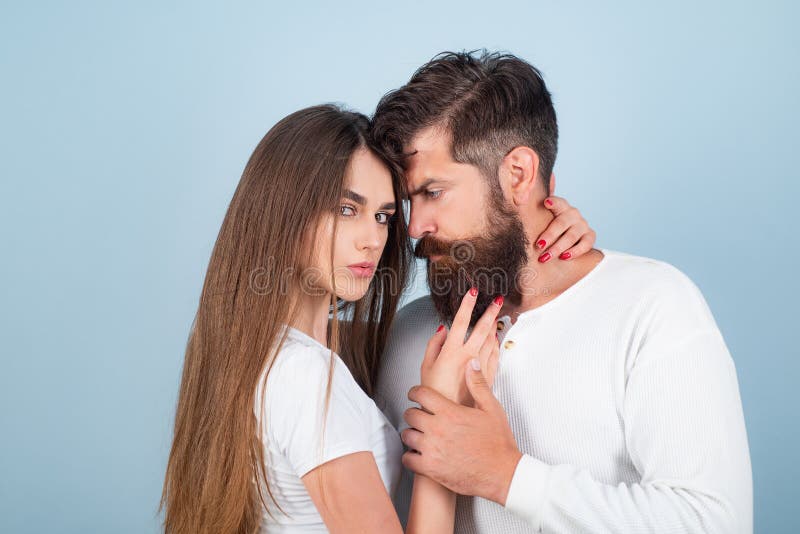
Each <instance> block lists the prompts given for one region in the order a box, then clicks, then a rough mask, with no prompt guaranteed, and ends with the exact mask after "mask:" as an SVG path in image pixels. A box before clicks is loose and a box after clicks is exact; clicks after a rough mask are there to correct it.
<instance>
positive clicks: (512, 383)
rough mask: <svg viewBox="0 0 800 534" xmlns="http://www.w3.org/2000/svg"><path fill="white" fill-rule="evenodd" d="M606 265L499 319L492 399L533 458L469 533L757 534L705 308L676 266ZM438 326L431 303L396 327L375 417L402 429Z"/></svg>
mask: <svg viewBox="0 0 800 534" xmlns="http://www.w3.org/2000/svg"><path fill="white" fill-rule="evenodd" d="M603 253H604V258H603V260H602V261H601V262H600V263H599V264H598V265H597V266H596V267H595V268H594V269H593V270H592V271H591V272H590V273H589V274H588V275H586V276H585V277H584V278H583V279H581V280H580V281H578V282H577V283H576V284H575V285H573V286H572V287H570V288H569V289H568V290H567V291H565V292H564V293H562V294H561V295H559V296H558V297H556V298H555V299H553V300H552V301H550V302H548V303H546V304H544V305H543V306H540V307H538V308H535V309H532V310H529V311H527V312H524V313H523V314H521V315H520V316H519V318H518V320H517V321H516V322H515V323H514V324H513V325H512V324H511V321H510V320H509V318H508V317H503V318H501V321H500V322H499V324H498V330H499V335H500V337H501V353H500V365H499V369H498V374H497V378H496V380H495V384H494V393H495V395H496V396H497V398H498V400H499V401H500V403H501V404H502V405H503V406H504V408H505V410H506V413H507V414H508V418H509V422H510V425H511V428H512V430H513V432H514V435H515V437H516V439H517V444H518V446H519V448H520V450H521V451H522V452H523V453H524V454H525V456H524V457H523V460H522V461H521V462H520V464H519V465H518V467H517V470H516V473H515V474H514V478H513V480H512V483H511V487H510V491H509V495H508V500H507V503H506V507H505V508H504V507H503V506H500V505H499V504H496V503H493V502H490V501H487V500H484V499H480V498H473V497H461V496H460V497H459V498H458V507H457V511H456V533H459V534H461V533H464V534H467V533H517V532H546V533H555V532H558V533H580V532H609V533H612V532H613V533H631V534H636V533H645V532H648V533H649V532H653V533H655V532H659V533H687V532H691V533H699V532H721V533H723V532H724V533H749V532H752V528H753V527H752V479H751V467H750V456H749V451H748V445H747V435H746V432H745V426H744V417H743V414H742V406H741V399H740V397H739V388H738V382H737V377H736V370H735V368H734V365H733V361H732V360H731V357H730V354H729V353H728V350H727V348H726V346H725V342H724V341H723V339H722V336H721V334H720V332H719V330H718V328H717V326H716V324H715V322H714V319H713V317H712V315H711V313H710V311H709V310H708V307H707V305H706V303H705V301H704V299H703V297H702V295H701V294H700V292H699V290H698V289H697V287H696V286H695V285H694V284H693V283H692V282H691V281H690V280H689V279H688V278H687V277H686V276H685V275H683V274H682V273H681V272H679V271H678V270H677V269H675V268H674V267H672V266H670V265H668V264H666V263H663V262H658V261H655V260H650V259H647V258H640V257H636V256H629V255H626V254H621V253H618V252H612V251H608V250H603ZM439 322H440V319H439V318H438V316H437V314H436V312H435V310H434V308H433V305H432V302H431V301H430V299H429V298H428V297H424V298H422V299H418V300H416V301H414V302H413V303H411V304H409V305H408V306H406V307H405V308H403V310H401V312H400V313H399V314H398V317H397V319H396V320H395V323H394V325H393V326H392V333H391V334H390V339H389V343H388V346H387V350H386V353H385V355H384V359H383V366H382V369H381V372H380V376H379V383H378V394H377V396H376V402H377V403H378V406H379V407H380V408H381V409H382V410H383V411H384V412H385V414H386V415H387V417H388V419H389V420H390V421H391V423H392V424H393V425H395V427H396V428H398V430H402V429H403V428H405V427H406V426H407V425H406V424H405V422H404V421H403V420H402V415H403V412H404V411H405V410H406V409H407V408H408V407H410V406H412V403H411V402H410V401H409V400H408V399H407V397H406V394H407V392H408V390H409V388H411V387H412V386H413V385H415V384H417V383H418V382H419V366H420V363H421V360H422V357H423V354H424V350H425V345H426V343H427V341H428V339H429V338H430V336H431V335H432V334H433V333H434V330H435V329H436V327H437V326H438V324H439ZM411 481H412V475H411V474H410V473H408V472H404V474H403V478H402V481H401V485H400V489H399V491H398V492H397V496H396V499H395V505H396V507H397V509H398V512H399V514H400V517H401V519H402V520H404V521H405V518H406V515H407V513H408V505H409V500H410V490H411Z"/></svg>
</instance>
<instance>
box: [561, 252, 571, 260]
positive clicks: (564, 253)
mask: <svg viewBox="0 0 800 534" xmlns="http://www.w3.org/2000/svg"><path fill="white" fill-rule="evenodd" d="M571 257H572V254H570V253H569V252H562V253H561V256H559V258H560V259H562V260H568V259H570V258H571Z"/></svg>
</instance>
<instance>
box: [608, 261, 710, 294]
mask: <svg viewBox="0 0 800 534" xmlns="http://www.w3.org/2000/svg"><path fill="white" fill-rule="evenodd" d="M603 254H604V255H605V256H606V258H605V261H606V262H608V265H607V267H608V268H607V269H606V272H607V273H608V274H609V276H611V277H613V278H615V279H617V280H618V281H619V282H620V283H624V284H625V286H626V287H630V288H632V289H635V290H637V291H641V292H646V293H650V294H666V295H669V294H674V293H678V294H681V293H685V292H690V293H693V294H694V293H699V290H698V289H697V286H696V285H695V284H694V282H693V281H692V280H691V279H690V278H689V276H687V275H686V274H685V273H684V272H683V271H681V270H680V269H678V268H677V267H675V266H674V265H672V264H670V263H668V262H666V261H663V260H657V259H653V258H648V257H645V256H636V255H633V254H627V253H624V252H617V251H612V250H604V251H603Z"/></svg>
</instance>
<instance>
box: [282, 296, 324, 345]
mask: <svg viewBox="0 0 800 534" xmlns="http://www.w3.org/2000/svg"><path fill="white" fill-rule="evenodd" d="M330 305H331V294H330V293H325V294H324V295H322V296H316V295H307V294H303V295H302V296H301V298H300V300H299V302H298V315H297V317H296V318H295V320H294V321H293V322H292V324H290V325H289V326H291V327H292V328H296V329H297V330H300V331H301V332H303V333H304V334H306V335H307V336H310V337H312V338H314V339H316V340H317V341H319V342H320V343H321V344H323V345H325V346H326V347H327V346H328V316H329V310H330Z"/></svg>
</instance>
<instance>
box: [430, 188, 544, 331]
mask: <svg viewBox="0 0 800 534" xmlns="http://www.w3.org/2000/svg"><path fill="white" fill-rule="evenodd" d="M488 219H489V220H488V225H487V228H486V232H485V234H484V235H479V236H475V237H469V238H465V239H459V240H456V241H442V240H439V239H436V238H434V237H430V236H425V237H423V238H421V239H420V240H419V242H418V243H417V245H416V247H415V249H414V255H415V256H417V257H418V258H430V256H442V258H441V259H440V260H439V261H436V262H431V260H430V259H428V269H427V270H428V288H429V289H430V291H431V298H432V299H433V304H434V305H435V306H436V310H437V311H438V312H439V316H440V317H441V318H442V320H443V321H444V322H450V321H452V320H453V318H454V317H455V315H456V312H457V311H458V308H459V306H461V300H462V299H463V297H464V295H465V294H466V293H467V291H469V289H470V288H471V287H476V288H478V299H477V302H476V303H475V308H474V309H473V310H472V317H471V319H470V326H474V325H475V323H476V322H477V321H478V319H480V317H481V315H483V312H485V311H486V309H487V308H488V307H489V305H490V304H491V303H492V300H494V298H495V297H497V296H499V295H503V296H504V297H505V299H506V300H507V301H508V302H510V303H512V304H515V305H519V304H520V303H521V302H522V295H521V293H520V289H519V287H518V281H517V277H518V276H519V274H520V272H521V271H522V269H523V267H525V266H526V265H527V263H528V253H527V246H528V239H527V237H526V235H525V228H524V227H523V225H522V221H521V220H520V218H519V216H518V215H517V214H516V213H515V212H513V211H511V210H510V209H508V208H506V206H505V205H504V204H503V202H502V200H501V199H499V198H493V199H492V202H491V205H490V206H489V217H488Z"/></svg>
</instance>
